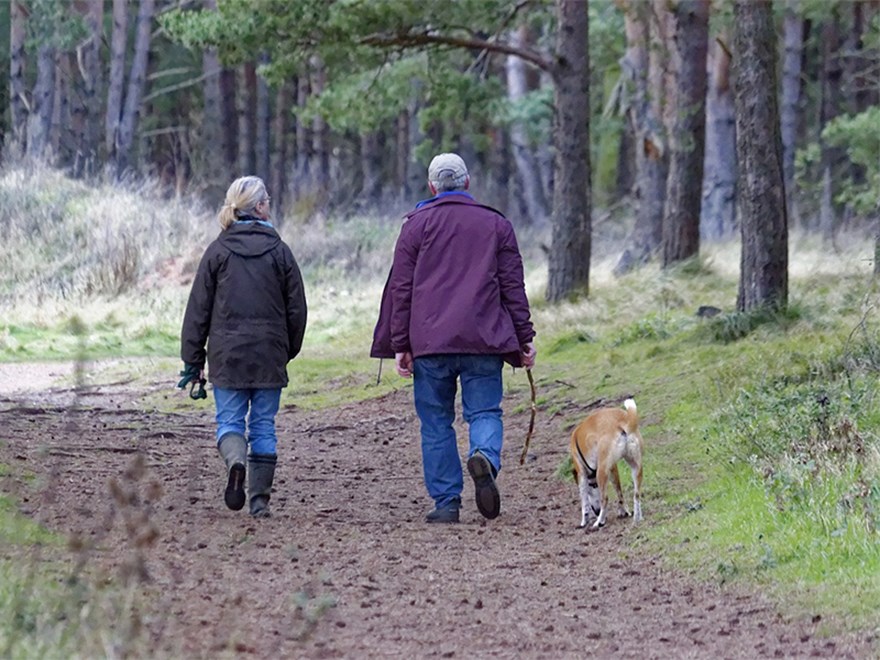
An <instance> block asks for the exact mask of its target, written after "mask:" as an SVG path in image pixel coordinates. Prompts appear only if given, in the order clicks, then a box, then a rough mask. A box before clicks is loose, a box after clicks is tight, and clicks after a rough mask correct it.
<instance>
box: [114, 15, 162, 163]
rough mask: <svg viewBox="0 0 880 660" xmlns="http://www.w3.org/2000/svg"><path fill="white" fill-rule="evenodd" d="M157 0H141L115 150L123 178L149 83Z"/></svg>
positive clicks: (129, 159) (129, 160)
mask: <svg viewBox="0 0 880 660" xmlns="http://www.w3.org/2000/svg"><path fill="white" fill-rule="evenodd" d="M154 12H155V0H141V3H140V9H139V11H138V17H137V26H136V31H135V40H134V55H133V57H132V61H131V71H130V72H129V74H128V89H127V90H126V92H125V104H124V105H123V109H122V117H121V118H120V120H119V140H118V143H117V149H116V174H117V176H121V175H122V174H123V173H124V172H125V171H126V170H127V169H128V167H129V163H130V162H131V155H132V150H133V148H134V137H135V131H136V130H137V126H138V119H139V116H140V110H141V99H142V98H143V96H144V86H145V85H146V81H147V59H148V56H149V54H150V41H151V37H152V30H153V14H154Z"/></svg>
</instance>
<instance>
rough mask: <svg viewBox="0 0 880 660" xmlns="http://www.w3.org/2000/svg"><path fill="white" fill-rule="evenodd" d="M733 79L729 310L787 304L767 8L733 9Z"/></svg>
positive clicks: (748, 3) (742, 4)
mask: <svg viewBox="0 0 880 660" xmlns="http://www.w3.org/2000/svg"><path fill="white" fill-rule="evenodd" d="M733 9H734V27H733V32H734V54H733V67H732V68H733V80H734V105H735V107H736V155H737V161H738V163H739V173H740V176H739V180H740V184H741V185H740V189H739V190H738V191H737V202H738V213H739V218H740V226H741V230H742V256H741V263H740V282H739V295H738V296H737V309H738V310H740V311H744V312H748V311H752V310H755V309H758V308H768V309H784V308H785V307H786V306H787V304H788V218H787V216H786V209H785V185H784V181H783V173H782V169H783V168H782V137H781V135H780V126H779V109H778V107H777V86H776V33H775V32H774V27H773V7H772V4H771V2H766V1H761V2H756V1H755V0H736V3H735V4H734V8H733Z"/></svg>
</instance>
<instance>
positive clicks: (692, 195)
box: [663, 0, 709, 268]
mask: <svg viewBox="0 0 880 660" xmlns="http://www.w3.org/2000/svg"><path fill="white" fill-rule="evenodd" d="M673 17H674V23H675V28H674V29H675V55H674V57H673V63H674V77H675V100H674V101H673V102H672V107H673V108H674V109H675V115H674V119H673V122H672V125H671V130H670V134H669V156H670V160H669V176H668V178H667V180H666V209H665V212H664V214H663V267H664V268H665V267H668V266H671V265H673V264H676V263H678V262H680V261H684V260H686V259H690V258H691V257H694V256H696V255H697V254H698V253H699V250H700V205H701V203H702V189H703V158H704V153H705V151H704V149H705V135H706V52H707V48H708V40H709V0H680V2H678V3H677V4H676V5H675V6H674V10H673Z"/></svg>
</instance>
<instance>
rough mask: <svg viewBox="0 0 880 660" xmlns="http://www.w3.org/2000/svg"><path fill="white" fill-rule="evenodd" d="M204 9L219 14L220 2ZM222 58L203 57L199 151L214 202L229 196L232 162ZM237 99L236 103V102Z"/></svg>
mask: <svg viewBox="0 0 880 660" xmlns="http://www.w3.org/2000/svg"><path fill="white" fill-rule="evenodd" d="M204 7H205V9H206V10H208V11H216V9H217V0H205V2H204ZM221 71H222V66H221V64H220V57H219V56H218V53H217V49H216V48H207V49H205V50H204V52H203V53H202V75H203V76H204V82H203V83H202V98H203V102H202V126H201V131H199V136H200V138H201V140H200V142H201V144H200V145H199V146H200V147H201V148H200V149H199V151H200V152H201V154H202V158H201V159H200V160H201V162H202V163H203V165H202V167H201V168H200V170H201V171H200V172H199V175H200V178H202V179H203V180H204V181H203V186H202V189H203V191H204V193H205V196H206V197H207V198H208V199H210V200H220V199H222V198H223V196H224V195H225V193H226V187H227V185H228V184H229V182H228V181H226V179H227V178H229V173H228V170H229V162H228V160H227V157H226V153H225V149H224V147H225V144H224V142H225V140H226V139H227V138H226V136H225V134H226V133H227V127H228V126H229V124H228V123H227V122H226V117H225V116H224V113H223V101H224V90H223V89H222V85H221ZM234 98H235V97H234V95H233V99H234Z"/></svg>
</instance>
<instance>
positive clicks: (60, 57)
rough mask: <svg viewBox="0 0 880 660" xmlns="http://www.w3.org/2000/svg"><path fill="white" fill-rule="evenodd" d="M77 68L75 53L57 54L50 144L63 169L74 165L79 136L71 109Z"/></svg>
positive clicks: (56, 160) (57, 162)
mask: <svg viewBox="0 0 880 660" xmlns="http://www.w3.org/2000/svg"><path fill="white" fill-rule="evenodd" d="M75 69H76V56H75V55H74V54H73V53H69V52H68V53H60V54H56V56H55V90H54V92H53V100H52V121H51V123H50V125H49V126H50V129H49V145H50V148H51V150H52V151H51V153H52V154H53V155H54V160H55V165H56V166H57V167H60V168H62V169H67V168H70V167H71V166H72V165H73V161H74V153H75V144H76V142H77V141H78V137H79V136H78V135H76V134H75V133H74V129H73V126H74V122H73V118H72V116H71V111H70V81H71V80H72V79H73V77H74V73H73V72H74V70H75Z"/></svg>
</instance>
